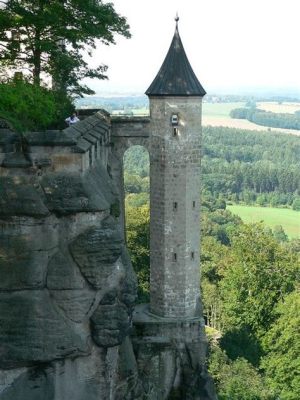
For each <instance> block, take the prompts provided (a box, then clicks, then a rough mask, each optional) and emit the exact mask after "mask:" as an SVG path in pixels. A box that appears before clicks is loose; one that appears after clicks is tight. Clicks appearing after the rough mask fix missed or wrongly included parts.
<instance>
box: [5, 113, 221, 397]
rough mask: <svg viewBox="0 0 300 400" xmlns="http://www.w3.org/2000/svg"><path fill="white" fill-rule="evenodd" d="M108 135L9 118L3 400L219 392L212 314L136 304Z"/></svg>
mask: <svg viewBox="0 0 300 400" xmlns="http://www.w3.org/2000/svg"><path fill="white" fill-rule="evenodd" d="M135 134H136V133H135ZM109 135H110V131H109V126H108V121H107V115H104V116H103V115H102V114H98V113H97V114H96V115H95V116H92V117H90V118H88V119H87V120H85V121H83V122H82V123H78V124H76V125H75V126H74V127H70V128H68V129H66V130H65V131H64V132H56V131H55V132H45V133H31V134H29V135H27V151H28V153H27V154H25V155H24V154H19V153H18V152H16V151H15V143H16V141H18V138H17V136H16V135H15V134H13V133H12V132H10V131H9V130H5V131H3V132H1V129H0V322H1V323H0V400H66V399H72V400H99V399H103V400H142V399H146V398H147V399H149V400H165V399H182V400H183V399H191V400H192V399H199V400H200V399H201V400H212V399H215V396H214V391H213V385H211V381H210V379H209V377H208V375H207V373H206V370H205V366H204V365H205V348H206V345H205V337H204V333H203V326H202V325H201V323H202V321H201V318H200V319H198V320H195V321H190V322H187V321H173V320H172V321H168V320H165V319H163V318H159V317H155V316H153V315H150V314H151V313H150V314H149V313H148V312H145V311H144V309H143V310H142V312H141V313H140V314H139V307H135V302H136V289H137V282H136V276H135V273H134V271H133V269H132V265H131V262H130V257H129V254H128V252H127V250H126V247H125V243H124V234H123V232H122V227H123V223H124V221H123V217H124V209H122V210H121V213H120V210H119V205H120V204H121V207H122V205H123V204H124V198H122V196H123V193H122V189H120V188H119V191H117V190H116V189H115V186H114V181H113V178H112V176H113V177H114V180H115V181H117V182H118V183H119V184H120V182H121V178H122V166H121V165H122V163H121V161H120V159H119V161H118V163H116V162H114V160H115V159H114V156H113V155H112V154H111V148H110V146H111V143H112V142H111V140H110V136H109ZM145 137H146V136H145ZM115 140H116V139H115ZM139 140H140V139H139ZM145 140H146V139H145ZM108 160H111V161H110V162H111V165H109V164H108ZM110 174H112V175H110ZM120 186H121V185H120ZM123 197H124V196H123ZM134 307H135V314H134V315H135V317H134V324H133V323H132V321H133V311H134Z"/></svg>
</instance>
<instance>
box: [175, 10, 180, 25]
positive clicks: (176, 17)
mask: <svg viewBox="0 0 300 400" xmlns="http://www.w3.org/2000/svg"><path fill="white" fill-rule="evenodd" d="M175 21H176V29H178V21H179V17H178V12H177V13H176V16H175Z"/></svg>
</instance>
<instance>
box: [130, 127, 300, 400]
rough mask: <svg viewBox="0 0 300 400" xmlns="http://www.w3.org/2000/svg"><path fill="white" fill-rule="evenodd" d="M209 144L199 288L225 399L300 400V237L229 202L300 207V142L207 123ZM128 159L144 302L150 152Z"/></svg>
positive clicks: (212, 366) (135, 257) (135, 256)
mask: <svg viewBox="0 0 300 400" xmlns="http://www.w3.org/2000/svg"><path fill="white" fill-rule="evenodd" d="M203 144H204V145H203V150H202V153H203V154H202V155H203V163H202V170H203V185H202V190H201V198H202V206H201V224H200V227H199V229H200V230H201V276H202V279H201V292H202V301H203V311H204V317H205V321H206V326H207V334H208V337H209V342H210V356H209V361H208V368H209V371H210V373H211V374H212V376H213V377H214V379H215V382H216V384H217V389H218V395H219V399H221V400H298V399H299V398H300V382H299V375H298V373H297V371H299V368H300V354H299V341H300V334H299V325H300V312H299V310H300V307H299V306H300V293H299V267H300V240H299V239H294V240H288V239H287V236H286V235H285V232H284V231H283V229H282V228H281V227H278V228H276V229H275V228H274V229H273V231H272V230H271V229H270V228H268V227H266V226H264V225H263V224H262V223H260V224H250V225H247V224H244V223H243V222H242V221H241V219H240V218H239V217H237V216H235V215H233V214H231V213H230V212H229V211H228V210H226V201H243V202H246V203H247V202H251V203H253V202H256V201H258V202H262V198H263V199H264V203H265V204H266V205H267V204H272V205H281V206H282V205H285V206H289V207H293V205H294V206H296V205H297V201H298V200H299V199H300V197H299V195H300V180H299V178H300V175H299V166H300V138H297V137H292V136H288V135H276V134H271V133H263V132H249V131H241V130H235V129H229V128H210V127H209V128H204V130H203ZM124 161H125V188H126V192H127V196H126V225H127V241H128V247H129V250H130V252H131V257H132V262H133V265H134V268H135V270H136V273H137V276H138V280H139V301H140V302H147V301H149V274H150V271H149V258H150V254H149V221H150V217H149V202H148V200H149V197H148V196H149V162H148V153H147V151H146V150H145V149H143V148H141V147H134V148H132V149H131V150H130V151H128V152H127V153H126V155H125V160H124ZM199 196H200V190H199ZM299 219H300V213H299Z"/></svg>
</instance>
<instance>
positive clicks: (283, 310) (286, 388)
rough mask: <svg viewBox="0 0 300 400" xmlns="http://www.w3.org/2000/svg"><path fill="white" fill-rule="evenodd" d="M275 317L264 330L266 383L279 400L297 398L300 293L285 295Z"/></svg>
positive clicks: (298, 389) (299, 385)
mask: <svg viewBox="0 0 300 400" xmlns="http://www.w3.org/2000/svg"><path fill="white" fill-rule="evenodd" d="M276 313H277V315H278V318H277V319H276V321H275V322H274V323H273V325H272V326H271V328H270V330H269V331H268V332H267V333H266V335H265V338H264V341H263V343H264V348H265V351H266V352H267V355H266V356H265V357H264V358H263V360H262V367H263V369H264V370H265V373H266V377H267V382H268V384H269V385H270V387H271V388H272V389H274V390H275V392H276V393H277V394H278V397H277V398H280V399H282V400H298V399H300V330H299V327H300V292H299V290H296V291H294V292H293V293H290V294H289V295H287V296H286V297H285V298H284V300H283V301H282V302H280V303H279V304H278V306H277V308H276Z"/></svg>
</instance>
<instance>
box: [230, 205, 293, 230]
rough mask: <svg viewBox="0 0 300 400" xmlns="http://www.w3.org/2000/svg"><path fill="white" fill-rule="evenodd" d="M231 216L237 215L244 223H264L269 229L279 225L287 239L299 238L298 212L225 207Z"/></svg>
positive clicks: (268, 208) (263, 208)
mask: <svg viewBox="0 0 300 400" xmlns="http://www.w3.org/2000/svg"><path fill="white" fill-rule="evenodd" d="M227 209H228V210H229V211H231V212H232V213H233V214H237V215H239V216H240V217H241V218H242V220H243V221H244V222H248V223H249V222H259V221H264V223H265V224H266V225H267V226H269V227H270V228H274V226H276V225H281V226H282V227H283V229H284V231H285V233H286V234H287V235H288V237H289V238H300V212H299V211H294V210H290V209H286V208H271V207H254V206H240V205H233V206H229V205H228V206H227Z"/></svg>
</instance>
